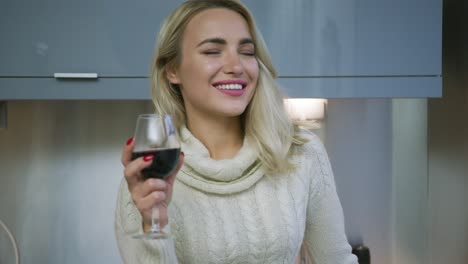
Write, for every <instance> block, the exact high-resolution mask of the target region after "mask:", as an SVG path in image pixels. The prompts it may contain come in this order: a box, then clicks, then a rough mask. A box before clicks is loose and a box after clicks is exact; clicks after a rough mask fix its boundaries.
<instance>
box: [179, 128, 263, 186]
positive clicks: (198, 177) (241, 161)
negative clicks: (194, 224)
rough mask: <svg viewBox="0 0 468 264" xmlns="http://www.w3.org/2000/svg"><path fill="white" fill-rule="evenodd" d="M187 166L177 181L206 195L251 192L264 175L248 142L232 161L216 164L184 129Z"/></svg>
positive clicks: (224, 160)
mask: <svg viewBox="0 0 468 264" xmlns="http://www.w3.org/2000/svg"><path fill="white" fill-rule="evenodd" d="M180 137H181V145H182V146H181V148H182V151H183V152H184V154H185V157H184V166H183V167H182V169H181V170H180V171H179V174H178V175H177V179H178V180H180V181H181V182H183V183H185V184H187V185H189V186H191V187H193V188H196V189H199V190H201V191H203V192H209V193H216V194H232V193H236V192H241V191H243V190H245V189H248V188H250V187H251V186H252V185H254V184H255V183H256V182H257V181H258V180H260V178H261V177H262V176H263V175H264V173H263V171H262V170H261V166H260V161H259V160H258V158H257V157H258V155H257V153H256V151H255V150H254V149H253V148H252V146H251V145H250V144H249V141H248V139H247V138H245V139H244V142H243V145H242V147H241V149H240V150H239V152H238V153H237V154H236V155H235V156H234V157H233V158H232V159H223V160H214V159H212V158H211V157H210V153H209V151H208V149H207V148H206V147H205V146H204V145H203V144H202V143H201V142H200V141H199V140H198V139H197V138H195V137H194V136H193V135H192V133H191V132H190V131H189V130H188V129H187V127H185V126H183V127H181V129H180Z"/></svg>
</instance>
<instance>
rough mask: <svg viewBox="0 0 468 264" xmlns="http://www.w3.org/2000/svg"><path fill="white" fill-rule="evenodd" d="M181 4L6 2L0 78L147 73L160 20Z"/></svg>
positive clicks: (0, 23) (0, 17)
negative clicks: (55, 74)
mask: <svg viewBox="0 0 468 264" xmlns="http://www.w3.org/2000/svg"><path fill="white" fill-rule="evenodd" d="M180 2H181V1H162V0H154V1H150V0H147V1H136V2H135V1H128V0H98V1H96V0H80V1H63V0H41V1H34V0H6V1H2V5H1V7H0V35H1V41H0V58H2V59H1V62H0V76H4V77H5V76H8V77H18V76H20V77H22V76H29V77H31V76H33V77H44V76H46V77H52V76H53V74H54V73H57V72H60V73H64V72H65V73H70V72H71V73H82V72H88V73H97V74H98V75H99V76H100V77H115V76H119V77H146V76H148V73H149V65H150V61H151V57H152V53H153V48H154V43H155V39H156V34H157V32H158V30H159V26H160V23H161V22H162V20H163V19H164V17H165V16H166V15H167V14H169V12H170V10H172V9H173V8H174V7H175V6H177V4H178V3H180Z"/></svg>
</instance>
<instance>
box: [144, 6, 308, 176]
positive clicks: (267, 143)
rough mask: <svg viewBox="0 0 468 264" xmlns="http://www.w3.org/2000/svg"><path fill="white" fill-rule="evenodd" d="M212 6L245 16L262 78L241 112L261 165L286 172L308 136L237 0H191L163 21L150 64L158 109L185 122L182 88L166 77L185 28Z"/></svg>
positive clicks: (177, 57) (178, 54) (174, 62)
mask: <svg viewBox="0 0 468 264" xmlns="http://www.w3.org/2000/svg"><path fill="white" fill-rule="evenodd" d="M211 8H227V9H229V10H232V11H234V12H236V13H239V14H240V15H241V16H242V17H243V18H244V19H245V20H246V22H247V24H248V26H249V30H250V33H251V35H252V39H253V42H254V44H255V51H256V52H255V53H256V58H257V61H258V65H259V78H258V83H257V87H256V89H255V93H254V95H253V97H252V100H251V102H250V103H249V105H248V106H247V108H246V110H245V111H244V113H243V114H242V122H243V124H242V125H243V127H244V132H245V136H246V137H247V138H248V139H249V140H250V142H253V145H254V147H255V148H256V151H257V153H258V155H259V159H260V161H261V163H262V165H263V168H264V169H265V171H266V172H267V173H268V174H275V173H278V172H286V171H288V170H290V169H292V168H293V167H294V165H293V164H291V163H290V161H289V160H288V159H287V157H288V156H289V155H291V154H292V153H293V151H292V150H293V149H294V148H292V146H293V145H302V144H304V143H305V142H306V139H305V138H303V137H301V136H300V134H299V129H298V128H297V127H296V126H295V125H294V124H293V123H292V121H291V119H290V118H289V116H288V115H287V113H286V110H285V108H284V104H283V95H282V94H281V92H280V89H279V87H278V85H277V84H276V81H275V79H276V78H277V73H276V70H275V68H274V66H273V63H272V61H271V57H270V55H269V53H268V49H267V47H266V45H265V42H264V40H263V37H262V36H261V33H260V32H259V31H258V30H257V27H256V25H255V21H254V18H253V16H252V14H251V13H250V11H249V10H248V9H247V8H246V7H245V6H244V5H243V4H241V3H240V2H239V1H236V0H189V1H186V2H184V3H183V4H181V5H180V6H179V7H178V8H177V9H175V10H174V11H173V12H172V13H171V14H170V15H169V16H168V17H167V18H166V20H165V21H164V23H163V24H162V26H161V29H160V31H159V34H158V40H157V43H156V47H155V51H154V58H153V61H152V65H151V73H150V75H151V95H152V98H153V102H154V104H155V107H156V111H157V112H158V113H160V114H171V115H172V116H174V118H175V123H176V126H177V128H178V129H180V127H181V126H182V125H183V124H185V123H186V116H185V107H184V101H183V97H182V94H181V92H180V90H179V87H178V86H177V85H173V84H171V83H170V81H169V80H168V78H167V75H166V72H167V70H168V69H170V67H177V66H178V65H179V63H180V62H181V60H182V58H181V51H180V49H181V42H182V37H183V33H184V30H185V28H186V26H187V24H188V23H189V22H190V20H191V18H193V17H194V16H195V15H196V14H198V13H200V12H202V11H204V10H207V9H211Z"/></svg>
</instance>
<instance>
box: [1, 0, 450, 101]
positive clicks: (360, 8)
mask: <svg viewBox="0 0 468 264" xmlns="http://www.w3.org/2000/svg"><path fill="white" fill-rule="evenodd" d="M181 2H183V0H171V1H167V0H142V1H136V2H135V1H133V2H132V1H128V0H99V1H96V0H80V1H63V0H41V1H33V0H6V1H3V3H2V6H1V8H0V36H1V41H0V58H1V60H0V100H14V99H82V98H88V99H92V98H96V99H125V98H129V99H132V98H133V99H139V98H141V99H147V98H148V99H149V97H150V94H149V87H148V86H149V85H148V79H147V78H148V75H149V69H150V62H151V59H152V53H153V49H154V44H155V41H156V35H157V32H158V31H159V27H160V24H161V22H162V21H163V19H164V18H165V17H166V16H167V15H168V14H169V13H170V11H171V10H173V9H174V8H175V7H176V6H177V5H178V4H180V3H181ZM242 2H243V3H245V4H246V5H247V6H248V7H249V8H250V9H251V11H252V13H253V14H254V16H255V18H256V20H257V24H258V27H259V28H260V30H261V32H262V33H263V36H264V38H265V41H266V43H267V46H268V47H269V49H270V53H271V55H272V58H273V62H274V64H275V65H276V67H277V69H278V72H279V75H280V79H279V82H280V85H281V86H282V87H283V89H284V90H285V91H286V94H287V95H289V96H291V97H325V98H350V97H360V98H363V97H373V98H375V97H379V98H383V97H439V96H441V91H442V80H441V58H442V0H346V1H338V0H326V1H325V0H322V1H318V0H293V1H285V0H242ZM54 73H96V74H97V75H98V76H99V80H100V81H97V80H96V81H95V82H92V81H76V80H68V81H66V82H63V81H58V80H54V79H53V78H52V77H53V76H54ZM24 77H28V78H29V80H23V79H22V78H24ZM41 78H50V80H47V81H46V80H43V81H41ZM107 79H115V80H107ZM119 80H122V81H121V82H119ZM67 82H68V83H70V84H71V87H73V88H72V89H68V88H69V87H68V86H67ZM40 85H47V87H41V86H40Z"/></svg>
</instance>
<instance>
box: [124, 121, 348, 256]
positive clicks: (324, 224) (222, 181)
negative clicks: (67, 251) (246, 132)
mask: <svg viewBox="0 0 468 264" xmlns="http://www.w3.org/2000/svg"><path fill="white" fill-rule="evenodd" d="M304 133H305V134H306V136H307V137H308V138H309V139H310V141H309V142H308V143H307V144H305V145H304V146H302V147H299V148H300V152H301V154H300V155H296V156H294V157H292V161H293V162H294V163H296V164H297V168H296V169H295V171H294V172H292V173H290V174H282V175H265V174H264V173H263V171H262V169H261V167H260V163H259V162H258V160H257V156H256V153H255V152H254V151H253V149H252V148H251V147H250V145H249V142H248V140H245V141H244V145H243V147H242V148H241V150H240V151H239V153H238V154H237V155H236V156H235V157H234V158H233V159H230V160H213V159H211V158H210V156H209V152H208V150H207V149H206V148H205V147H204V145H203V144H202V143H201V142H200V141H198V140H197V139H196V138H195V137H194V136H193V135H192V134H191V133H190V132H189V131H188V130H187V129H186V128H183V129H182V130H181V138H182V141H183V143H182V151H184V153H185V162H184V166H183V167H182V169H181V170H180V171H179V173H178V175H177V180H176V182H175V185H174V192H173V198H172V202H171V204H170V206H169V221H170V230H171V231H170V232H171V234H172V237H173V239H172V240H166V241H150V240H138V239H133V238H131V235H133V234H137V233H141V232H142V220H141V215H140V213H139V211H138V210H137V209H136V207H135V205H134V203H133V202H132V199H131V196H130V193H129V191H128V188H127V184H126V182H125V180H123V181H122V185H121V188H120V191H119V195H118V201H117V209H116V221H115V231H116V236H117V243H118V246H119V249H120V253H121V255H122V258H123V260H124V261H125V263H132V264H133V263H176V262H178V263H197V264H198V263H200V264H202V263H203V264H205V263H268V264H270V263H294V259H295V256H296V255H297V254H298V252H299V249H300V246H301V244H302V243H303V242H304V243H305V244H306V245H307V246H308V249H309V251H310V252H311V254H312V256H313V258H314V261H315V263H317V264H325V263H333V264H350V263H357V259H356V257H355V256H354V255H352V254H351V247H350V245H349V244H348V242H347V240H346V237H345V231H344V223H343V212H342V208H341V204H340V201H339V199H338V196H337V193H336V190H335V183H334V179H333V174H332V170H331V167H330V163H329V161H328V157H327V154H326V151H325V149H324V147H323V145H322V144H321V142H320V140H319V138H318V137H317V136H315V135H313V134H311V133H308V132H304ZM174 248H175V250H174ZM174 251H175V255H176V256H174ZM162 252H163V253H164V254H162ZM171 256H172V257H171Z"/></svg>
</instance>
